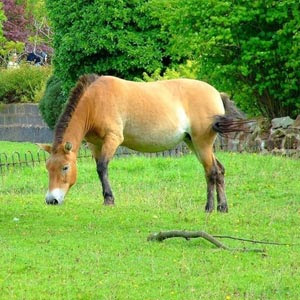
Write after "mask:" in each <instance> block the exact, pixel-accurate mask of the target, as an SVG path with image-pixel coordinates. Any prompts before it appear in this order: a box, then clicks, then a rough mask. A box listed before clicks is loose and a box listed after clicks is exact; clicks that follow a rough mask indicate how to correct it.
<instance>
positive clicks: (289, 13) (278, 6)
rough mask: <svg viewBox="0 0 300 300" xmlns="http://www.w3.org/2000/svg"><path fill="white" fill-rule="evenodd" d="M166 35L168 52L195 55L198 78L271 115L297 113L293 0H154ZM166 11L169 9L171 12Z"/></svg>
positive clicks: (299, 51) (296, 8)
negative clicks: (167, 37) (197, 65)
mask: <svg viewBox="0 0 300 300" xmlns="http://www.w3.org/2000/svg"><path fill="white" fill-rule="evenodd" d="M152 5H153V7H155V8H156V9H155V10H153V11H152V14H153V15H154V17H157V18H159V19H160V22H161V24H162V28H163V31H164V32H165V33H168V34H169V35H170V40H169V44H168V48H167V54H169V55H170V56H172V58H173V59H175V58H176V59H184V58H190V59H194V60H196V61H197V62H198V63H199V66H200V70H199V77H201V78H205V79H207V80H208V81H209V82H211V83H212V84H214V85H216V86H217V87H218V88H219V89H221V90H226V91H228V92H231V94H233V96H234V98H235V100H237V102H238V103H239V104H240V106H241V107H242V108H244V109H246V110H248V111H250V112H255V110H257V111H259V112H260V113H262V114H263V115H265V116H268V117H269V118H273V117H278V116H285V115H290V116H296V115H297V114H299V113H300V60H299V57H300V4H299V1H296V0H283V1H273V0H265V1H260V0H254V1H242V0H241V1H221V0H210V1H204V0H187V1H180V0H152ZM170 11H172V12H173V13H172V14H170Z"/></svg>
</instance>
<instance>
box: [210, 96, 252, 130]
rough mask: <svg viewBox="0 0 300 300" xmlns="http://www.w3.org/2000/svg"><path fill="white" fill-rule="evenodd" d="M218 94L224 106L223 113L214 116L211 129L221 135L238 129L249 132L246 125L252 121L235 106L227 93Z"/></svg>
mask: <svg viewBox="0 0 300 300" xmlns="http://www.w3.org/2000/svg"><path fill="white" fill-rule="evenodd" d="M220 95H221V98H222V101H223V105H224V108H225V115H223V116H220V115H219V116H215V118H214V122H213V125H212V129H213V130H214V131H215V132H218V133H220V134H221V135H226V134H228V133H230V132H238V131H244V132H251V130H250V128H249V126H247V125H248V124H249V123H253V122H254V121H252V120H247V119H246V116H245V114H244V113H243V112H241V111H240V110H239V109H238V108H237V107H236V106H235V104H234V103H233V101H231V100H230V99H229V96H228V95H227V94H225V93H220Z"/></svg>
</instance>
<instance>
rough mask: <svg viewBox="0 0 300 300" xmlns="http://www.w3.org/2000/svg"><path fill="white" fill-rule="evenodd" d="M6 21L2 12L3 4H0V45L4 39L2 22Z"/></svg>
mask: <svg viewBox="0 0 300 300" xmlns="http://www.w3.org/2000/svg"><path fill="white" fill-rule="evenodd" d="M4 21H6V17H5V14H4V11H3V4H2V2H0V43H1V44H2V43H4V42H5V37H4V33H3V22H4Z"/></svg>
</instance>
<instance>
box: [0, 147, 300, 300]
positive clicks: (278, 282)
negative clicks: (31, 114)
mask: <svg viewBox="0 0 300 300" xmlns="http://www.w3.org/2000/svg"><path fill="white" fill-rule="evenodd" d="M16 148H18V149H19V151H26V150H28V149H29V148H30V150H34V149H35V146H34V145H30V146H29V145H24V144H14V143H5V142H0V152H2V151H7V152H12V151H14V150H15V149H16ZM217 156H218V158H219V159H220V161H222V163H223V164H224V165H225V167H226V171H227V174H226V183H227V196H228V201H229V213H228V214H220V213H217V212H214V213H212V214H209V215H208V214H205V213H204V206H205V201H206V183H205V179H204V175H203V170H202V167H200V165H199V163H198V162H197V160H196V158H195V157H194V156H192V155H187V156H185V157H180V158H144V157H128V158H117V159H115V160H114V161H113V162H112V163H111V165H110V180H111V184H112V187H113V190H114V193H115V197H116V206H115V207H104V206H102V202H103V200H102V196H101V191H100V184H99V180H98V177H97V174H96V171H95V165H94V163H93V162H92V161H91V160H90V159H85V160H82V161H81V162H79V163H78V169H79V177H78V181H77V184H76V185H75V186H74V187H73V188H72V189H71V190H70V192H69V194H68V195H67V197H66V202H65V204H64V205H62V206H47V205H45V204H44V195H45V192H46V189H47V183H48V177H47V172H46V169H45V167H44V164H41V165H40V166H37V167H35V168H31V167H24V168H22V169H17V170H15V171H10V172H6V173H5V174H4V175H2V176H0V299H26V300H27V299H34V300H35V299H121V300H123V299H135V300H137V299H149V300H150V299H151V300H152V299H180V300H181V299H227V300H228V299H299V298H300V284H299V283H300V246H299V245H298V246H271V245H251V244H248V243H247V244H246V243H242V242H238V241H230V240H223V242H224V243H226V244H227V245H229V246H231V247H244V246H245V247H248V248H250V247H253V248H262V249H265V250H266V255H264V254H260V253H247V252H245V253H244V252H230V251H225V250H220V249H216V248H215V247H214V246H213V245H212V244H210V243H208V242H207V241H205V240H203V239H194V240H190V241H186V240H184V239H170V240H166V241H164V242H162V243H158V242H147V236H148V235H149V234H150V233H153V232H158V231H160V230H172V229H182V230H183V229H185V230H203V231H207V232H209V233H211V234H226V235H233V236H237V237H244V238H252V239H258V240H272V241H278V242H287V243H298V244H299V241H300V181H299V178H300V161H299V160H291V159H286V158H280V157H271V156H259V155H253V154H252V155H250V154H230V153H218V155H217Z"/></svg>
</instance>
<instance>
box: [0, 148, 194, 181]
mask: <svg viewBox="0 0 300 300" xmlns="http://www.w3.org/2000/svg"><path fill="white" fill-rule="evenodd" d="M187 153H190V150H189V149H188V148H187V146H186V145H185V144H180V145H178V146H177V147H176V148H175V149H173V150H168V151H163V152H157V153H141V152H136V151H133V150H130V149H128V148H125V147H119V149H118V150H117V152H116V154H115V156H119V157H125V156H131V155H136V156H146V157H161V156H163V157H170V156H172V157H178V156H182V155H184V154H187ZM48 157H49V154H48V153H47V152H45V151H43V150H37V151H36V152H33V151H30V150H28V151H26V152H25V153H24V152H23V153H20V152H18V151H14V152H12V153H6V152H0V174H1V175H3V174H4V173H5V172H6V171H8V170H13V169H16V168H22V167H34V166H36V165H39V164H41V163H45V161H46V160H47V159H48ZM88 158H89V159H92V155H91V152H90V150H89V149H88V148H87V147H86V146H82V147H81V148H80V150H79V153H78V159H79V161H80V160H82V159H88Z"/></svg>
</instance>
